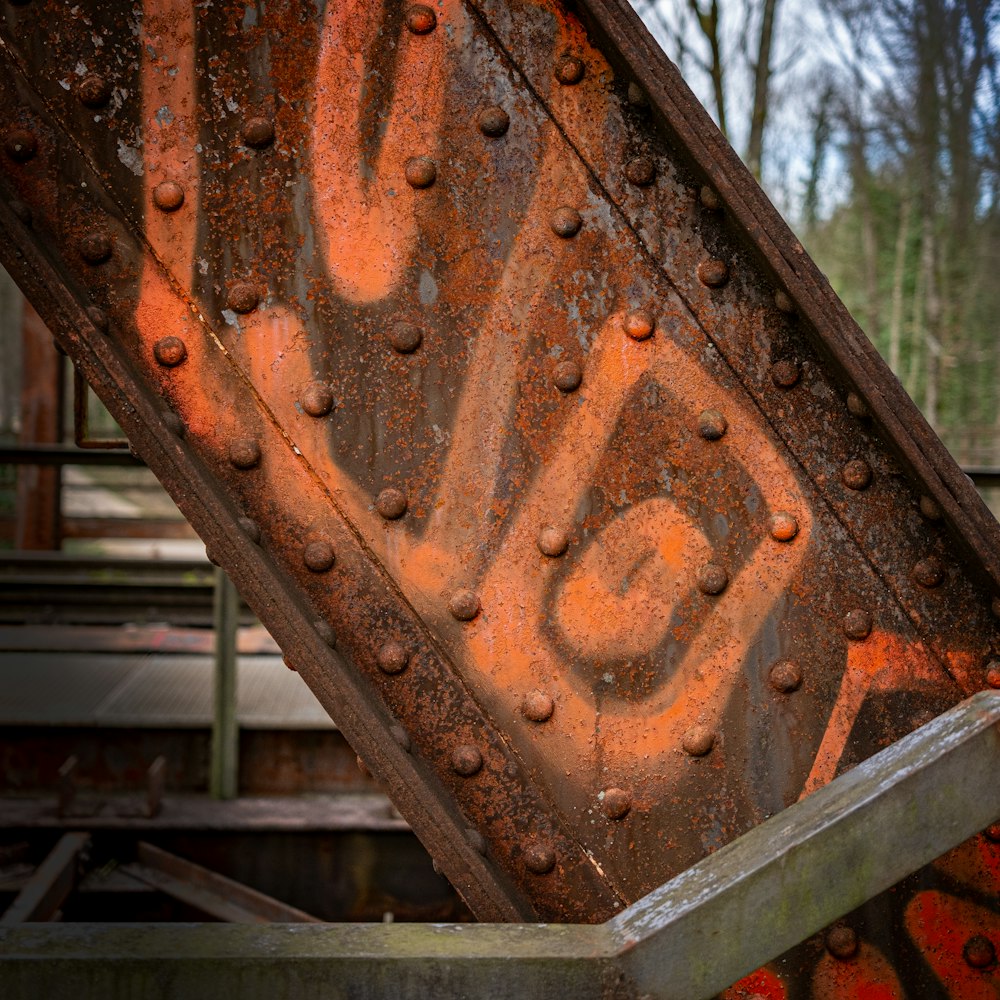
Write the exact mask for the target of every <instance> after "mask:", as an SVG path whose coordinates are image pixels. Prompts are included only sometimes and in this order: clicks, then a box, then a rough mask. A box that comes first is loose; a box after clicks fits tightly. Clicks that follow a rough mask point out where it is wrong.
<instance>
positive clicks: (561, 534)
mask: <svg viewBox="0 0 1000 1000" xmlns="http://www.w3.org/2000/svg"><path fill="white" fill-rule="evenodd" d="M567 548H569V535H567V534H566V532H565V531H562V530H561V529H559V528H555V527H553V526H552V525H546V526H545V527H544V528H542V530H541V531H539V532H538V551H539V552H541V553H542V555H545V556H549V557H550V558H552V559H557V558H558V557H559V556H561V555H562V554H563V553H564V552H565V551H566V549H567Z"/></svg>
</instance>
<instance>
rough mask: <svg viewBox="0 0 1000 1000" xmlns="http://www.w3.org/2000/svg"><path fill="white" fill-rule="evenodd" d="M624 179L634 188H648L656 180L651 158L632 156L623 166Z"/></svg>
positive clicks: (654, 165)
mask: <svg viewBox="0 0 1000 1000" xmlns="http://www.w3.org/2000/svg"><path fill="white" fill-rule="evenodd" d="M625 177H626V179H627V180H628V182H629V184H634V185H635V186H636V187H648V186H649V185H650V184H652V183H653V181H655V180H656V164H655V163H654V162H653V159H652V157H649V156H633V157H632V159H631V160H629V161H628V163H626V164H625Z"/></svg>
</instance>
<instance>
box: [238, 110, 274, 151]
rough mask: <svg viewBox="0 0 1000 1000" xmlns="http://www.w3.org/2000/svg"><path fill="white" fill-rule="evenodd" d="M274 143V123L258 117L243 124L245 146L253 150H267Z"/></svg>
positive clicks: (268, 119)
mask: <svg viewBox="0 0 1000 1000" xmlns="http://www.w3.org/2000/svg"><path fill="white" fill-rule="evenodd" d="M272 142H274V122H272V121H271V119H270V118H264V117H262V116H260V115H257V116H255V117H253V118H248V119H247V120H246V121H245V122H244V123H243V144H244V145H245V146H249V147H250V148H251V149H266V148H267V147H268V146H270V145H271V143H272Z"/></svg>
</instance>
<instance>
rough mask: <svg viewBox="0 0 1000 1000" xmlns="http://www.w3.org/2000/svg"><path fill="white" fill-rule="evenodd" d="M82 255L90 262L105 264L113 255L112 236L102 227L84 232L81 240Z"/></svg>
mask: <svg viewBox="0 0 1000 1000" xmlns="http://www.w3.org/2000/svg"><path fill="white" fill-rule="evenodd" d="M80 256H81V257H82V258H83V259H84V260H85V261H86V262H87V263H88V264H103V263H104V262H105V261H106V260H107V259H108V258H109V257H110V256H111V237H110V236H108V234H107V233H106V232H104V231H103V230H101V229H92V230H91V231H90V232H89V233H84V235H83V239H81V240H80Z"/></svg>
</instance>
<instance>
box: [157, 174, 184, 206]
mask: <svg viewBox="0 0 1000 1000" xmlns="http://www.w3.org/2000/svg"><path fill="white" fill-rule="evenodd" d="M153 204H154V205H155V206H156V207H157V208H158V209H159V210H160V211H161V212H176V211H177V209H179V208H180V207H181V205H183V204H184V188H183V187H181V185H180V184H178V183H177V181H160V183H159V184H157V185H156V187H155V188H153Z"/></svg>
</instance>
